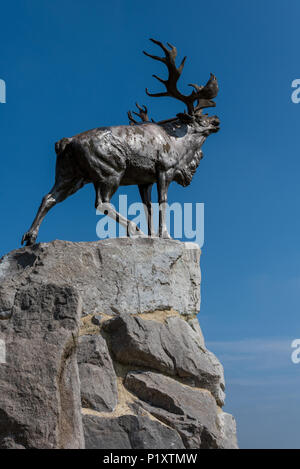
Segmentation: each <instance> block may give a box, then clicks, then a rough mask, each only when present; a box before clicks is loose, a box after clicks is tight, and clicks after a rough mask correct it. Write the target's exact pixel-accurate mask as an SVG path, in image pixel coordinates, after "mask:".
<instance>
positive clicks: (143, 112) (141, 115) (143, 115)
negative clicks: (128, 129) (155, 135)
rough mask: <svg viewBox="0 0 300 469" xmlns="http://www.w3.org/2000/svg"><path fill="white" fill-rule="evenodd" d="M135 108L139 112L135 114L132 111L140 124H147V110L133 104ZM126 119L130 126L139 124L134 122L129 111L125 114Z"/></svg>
mask: <svg viewBox="0 0 300 469" xmlns="http://www.w3.org/2000/svg"><path fill="white" fill-rule="evenodd" d="M135 105H136V107H137V108H138V110H139V111H140V112H135V111H132V112H133V114H135V115H136V116H138V117H139V118H140V119H141V121H142V122H149V117H148V109H147V107H146V106H145V105H143V106H140V105H139V103H135ZM127 116H128V119H129V120H130V125H135V124H140V122H138V121H136V120H135V119H134V118H133V117H132V114H131V111H128V112H127Z"/></svg>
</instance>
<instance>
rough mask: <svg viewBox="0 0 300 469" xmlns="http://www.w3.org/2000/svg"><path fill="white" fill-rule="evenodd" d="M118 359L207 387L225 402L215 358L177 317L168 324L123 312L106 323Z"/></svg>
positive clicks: (113, 350)
mask: <svg viewBox="0 0 300 469" xmlns="http://www.w3.org/2000/svg"><path fill="white" fill-rule="evenodd" d="M103 328H104V330H105V331H106V332H107V333H108V334H109V342H110V347H111V350H112V352H113V355H114V357H115V359H116V360H117V361H119V362H120V363H123V364H130V365H137V366H143V367H148V368H150V369H155V370H158V371H161V372H164V373H166V374H169V375H171V376H175V375H176V376H178V377H180V378H184V379H186V380H187V381H188V382H189V384H191V385H193V386H198V387H202V388H204V389H208V390H209V391H211V392H212V394H213V395H214V397H215V399H216V401H217V402H218V404H219V405H223V404H224V396H225V395H224V375H223V368H222V365H221V364H220V363H219V362H218V360H217V359H216V357H215V356H214V355H213V354H212V353H211V352H208V350H206V349H204V348H203V347H202V340H201V336H199V334H197V332H195V331H194V330H193V329H192V328H191V327H190V326H189V325H188V324H187V322H186V321H184V320H183V319H181V318H180V317H178V316H174V317H170V318H168V319H167V320H166V323H165V324H162V323H159V322H156V321H151V320H144V319H141V318H139V317H136V316H128V315H122V316H118V317H116V318H113V319H111V320H109V321H107V322H105V323H104V325H103Z"/></svg>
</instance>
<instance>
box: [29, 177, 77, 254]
mask: <svg viewBox="0 0 300 469" xmlns="http://www.w3.org/2000/svg"><path fill="white" fill-rule="evenodd" d="M83 185H84V181H83V179H80V180H76V181H74V180H72V181H68V182H66V181H64V182H63V183H60V184H59V185H57V184H55V185H54V187H53V188H52V189H51V191H50V192H49V193H48V194H46V195H45V197H44V198H43V200H42V203H41V205H40V207H39V209H38V212H37V214H36V217H35V219H34V220H33V223H32V225H31V227H30V229H29V231H27V232H26V233H25V234H24V235H23V237H22V241H21V243H22V244H24V243H26V246H31V245H33V244H35V241H36V238H37V236H38V232H39V229H40V226H41V223H42V221H43V219H44V218H45V216H46V215H47V213H48V212H49V210H50V209H51V208H52V207H54V205H56V204H57V203H59V202H62V201H63V200H65V199H66V198H67V197H68V196H69V195H71V194H74V192H76V191H77V190H78V189H80V188H81V187H82V186H83Z"/></svg>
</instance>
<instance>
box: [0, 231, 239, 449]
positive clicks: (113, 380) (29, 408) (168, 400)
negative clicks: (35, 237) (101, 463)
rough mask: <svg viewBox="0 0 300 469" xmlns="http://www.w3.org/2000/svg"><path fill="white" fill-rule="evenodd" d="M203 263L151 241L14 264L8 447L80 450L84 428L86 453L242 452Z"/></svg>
mask: <svg viewBox="0 0 300 469" xmlns="http://www.w3.org/2000/svg"><path fill="white" fill-rule="evenodd" d="M199 256H200V250H199V249H198V248H196V247H195V245H191V244H188V245H187V244H184V243H180V242H178V241H173V240H162V239H160V240H158V239H142V238H139V239H114V240H105V241H100V242H93V243H70V242H64V241H54V242H52V243H47V244H39V245H36V246H33V247H26V248H22V249H20V250H17V251H14V252H12V253H10V254H8V255H7V256H5V257H4V258H3V259H2V260H1V261H0V448H16V449H17V448H18V449H22V448H45V449H46V448H82V447H83V446H84V437H83V426H82V419H83V421H84V427H85V428H84V431H85V439H86V442H87V447H89V448H104V449H117V448H120V449H122V448H128V449H130V448H132V449H141V448H145V449H180V448H195V449H200V448H236V447H237V441H236V428H235V421H234V419H233V417H232V416H231V415H229V414H226V413H224V412H222V410H221V406H222V405H223V402H224V377H223V368H222V365H221V364H220V362H219V361H218V360H217V358H216V357H215V356H214V355H213V354H212V353H211V352H210V351H209V350H207V349H206V346H205V342H204V338H203V335H202V332H201V329H200V326H199V323H198V321H197V319H196V318H195V314H196V313H197V312H198V311H199V307H200V304H199V301H200V300H199V298H200V289H199V286H200V269H199ZM68 285H72V286H68ZM80 295H82V297H83V302H84V310H82V308H81V305H80ZM180 313H181V315H180ZM80 315H81V328H80V335H81V337H80V338H79V339H78V326H79V316H80ZM100 334H101V335H100ZM77 342H78V343H79V345H78V347H77ZM76 347H77V352H78V353H77V355H78V357H76ZM77 359H78V365H77ZM113 360H115V363H113ZM115 370H116V372H115ZM79 373H80V380H81V390H80V389H79V386H80V381H79ZM116 373H117V375H118V377H116ZM117 384H118V387H117ZM80 391H81V393H80ZM81 398H82V399H81ZM81 401H82V402H81ZM81 404H82V405H83V407H84V409H83V411H82V412H83V414H84V416H83V417H82V416H81Z"/></svg>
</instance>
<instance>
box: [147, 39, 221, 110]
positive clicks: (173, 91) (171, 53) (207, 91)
mask: <svg viewBox="0 0 300 469" xmlns="http://www.w3.org/2000/svg"><path fill="white" fill-rule="evenodd" d="M150 41H152V42H153V43H154V44H157V45H158V46H159V47H161V49H162V50H163V51H164V53H165V57H158V56H156V55H151V54H148V52H145V51H143V53H144V54H145V55H147V56H148V57H151V58H152V59H154V60H158V61H159V62H162V63H164V64H165V65H166V66H167V68H168V72H169V76H168V78H167V80H163V79H162V78H160V77H158V76H157V75H153V77H154V78H156V79H157V80H158V81H160V82H161V83H163V84H164V85H165V87H166V89H167V91H165V92H161V93H149V91H148V89H147V88H146V93H147V95H148V96H152V97H157V98H158V97H162V96H169V97H172V98H176V99H179V101H182V102H183V103H184V104H186V106H187V109H188V113H189V114H190V115H193V114H195V112H199V111H200V110H201V109H203V108H205V107H213V106H215V103H214V102H213V101H211V99H212V98H215V97H216V96H217V94H218V91H219V88H218V82H217V79H216V77H215V75H213V74H212V73H211V74H210V79H209V81H208V82H207V83H206V85H205V86H198V85H195V84H191V85H190V86H192V87H193V88H194V90H193V91H192V92H191V94H190V95H188V96H187V95H184V94H182V93H181V92H180V91H179V90H178V88H177V82H178V80H179V78H180V75H181V73H182V70H183V67H184V63H185V60H186V57H184V58H183V59H182V61H181V64H180V65H179V67H176V63H175V60H176V57H177V49H176V47H174V46H172V45H171V44H169V43H168V42H167V45H168V46H169V48H170V50H169V49H167V47H165V46H164V44H163V43H162V42H160V41H156V40H155V39H150ZM195 101H197V105H196V107H194V102H195Z"/></svg>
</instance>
